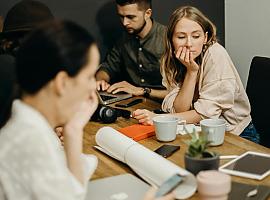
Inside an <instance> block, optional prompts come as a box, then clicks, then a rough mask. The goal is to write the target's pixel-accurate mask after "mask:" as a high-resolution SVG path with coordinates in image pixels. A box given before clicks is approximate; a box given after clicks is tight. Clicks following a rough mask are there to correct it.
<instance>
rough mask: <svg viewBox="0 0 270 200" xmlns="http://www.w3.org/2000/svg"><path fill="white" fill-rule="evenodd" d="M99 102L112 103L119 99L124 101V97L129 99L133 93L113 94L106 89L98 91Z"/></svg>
mask: <svg viewBox="0 0 270 200" xmlns="http://www.w3.org/2000/svg"><path fill="white" fill-rule="evenodd" d="M97 95H98V98H99V102H100V103H101V104H103V105H108V104H112V103H115V102H118V101H122V100H124V99H128V98H131V97H132V94H128V93H117V94H111V93H108V92H104V91H102V92H101V91H98V92H97Z"/></svg>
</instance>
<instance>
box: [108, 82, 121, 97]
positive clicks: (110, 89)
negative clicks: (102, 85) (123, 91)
mask: <svg viewBox="0 0 270 200" xmlns="http://www.w3.org/2000/svg"><path fill="white" fill-rule="evenodd" d="M121 83H122V82H119V83H115V84H113V85H111V86H110V87H109V88H108V89H107V92H109V93H113V94H115V93H116V92H115V91H117V89H119V88H121V87H123V86H122V85H123V84H121Z"/></svg>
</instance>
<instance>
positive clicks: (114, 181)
mask: <svg viewBox="0 0 270 200" xmlns="http://www.w3.org/2000/svg"><path fill="white" fill-rule="evenodd" d="M149 188H150V186H149V185H148V184H146V183H145V182H143V181H142V180H140V179H139V178H137V177H135V176H134V175H132V174H123V175H118V176H111V177H108V178H102V179H97V180H94V181H90V182H89V184H88V189H87V195H86V198H85V199H86V200H119V199H121V200H142V199H143V197H144V195H145V193H146V192H147V191H148V189H149Z"/></svg>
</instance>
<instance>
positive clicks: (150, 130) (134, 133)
mask: <svg viewBox="0 0 270 200" xmlns="http://www.w3.org/2000/svg"><path fill="white" fill-rule="evenodd" d="M118 131H119V132H121V133H123V134H124V135H126V136H128V137H130V138H132V139H133V140H135V141H139V140H143V139H145V138H148V137H151V136H153V135H155V127H154V126H145V125H141V124H133V125H131V126H127V127H125V128H120V129H119V130H118Z"/></svg>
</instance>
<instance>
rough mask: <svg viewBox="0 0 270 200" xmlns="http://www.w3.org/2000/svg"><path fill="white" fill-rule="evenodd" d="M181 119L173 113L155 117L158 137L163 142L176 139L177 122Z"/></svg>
mask: <svg viewBox="0 0 270 200" xmlns="http://www.w3.org/2000/svg"><path fill="white" fill-rule="evenodd" d="M179 121H180V119H179V118H178V117H174V116H171V115H160V116H156V117H154V118H153V122H154V126H155V132H156V138H157V140H159V141H162V142H170V141H173V140H175V138H176V133H177V124H178V122H179Z"/></svg>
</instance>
